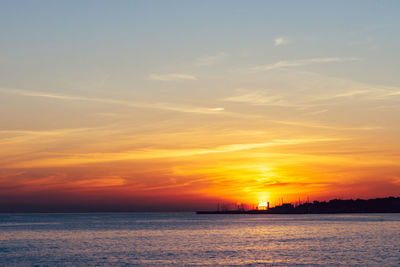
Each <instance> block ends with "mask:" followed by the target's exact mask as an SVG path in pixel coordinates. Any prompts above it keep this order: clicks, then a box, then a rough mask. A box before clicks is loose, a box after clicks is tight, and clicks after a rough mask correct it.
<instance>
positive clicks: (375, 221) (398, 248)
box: [0, 213, 400, 266]
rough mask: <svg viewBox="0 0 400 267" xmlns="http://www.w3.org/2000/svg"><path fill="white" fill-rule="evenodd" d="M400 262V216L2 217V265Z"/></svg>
mask: <svg viewBox="0 0 400 267" xmlns="http://www.w3.org/2000/svg"><path fill="white" fill-rule="evenodd" d="M195 265H200V266H207V265H210V266H216V265H223V266H241V265H245V266H265V265H267V266H400V214H325V215H320V214H310V215H278V214H275V215H274V214H225V215H223V214H209V215H196V214H195V213H75V214H74V213H60V214H55V213H52V214H29V213H24V214H0V266H195Z"/></svg>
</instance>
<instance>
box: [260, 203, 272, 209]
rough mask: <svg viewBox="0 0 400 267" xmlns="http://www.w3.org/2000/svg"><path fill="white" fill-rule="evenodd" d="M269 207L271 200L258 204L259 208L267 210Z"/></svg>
mask: <svg viewBox="0 0 400 267" xmlns="http://www.w3.org/2000/svg"><path fill="white" fill-rule="evenodd" d="M268 208H269V202H261V203H260V204H258V209H259V210H267V209H268Z"/></svg>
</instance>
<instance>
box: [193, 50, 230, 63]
mask: <svg viewBox="0 0 400 267" xmlns="http://www.w3.org/2000/svg"><path fill="white" fill-rule="evenodd" d="M227 56H228V55H227V54H226V53H224V52H220V53H218V54H216V55H212V56H205V57H199V58H197V59H196V62H195V65H197V66H211V65H214V64H216V63H218V62H220V61H222V60H223V59H224V58H226V57H227Z"/></svg>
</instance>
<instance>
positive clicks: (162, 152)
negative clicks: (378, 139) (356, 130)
mask: <svg viewBox="0 0 400 267" xmlns="http://www.w3.org/2000/svg"><path fill="white" fill-rule="evenodd" d="M343 140H347V139H343V138H309V139H276V140H272V141H271V142H266V143H244V144H229V145H222V146H216V147H211V148H208V149H147V150H146V149H141V150H135V151H124V152H115V153H112V152H111V153H106V152H105V153H57V154H52V155H50V157H49V153H47V154H44V155H43V156H44V157H43V158H37V159H33V160H27V161H23V162H17V163H10V164H5V165H3V166H2V167H4V168H21V167H23V168H36V167H52V166H68V165H79V164H90V163H99V162H115V161H127V160H128V161H129V160H144V159H166V158H180V157H189V156H202V155H208V154H216V153H230V152H236V151H244V150H252V149H260V148H264V147H272V146H293V145H300V144H306V143H316V142H318V143H319V142H335V141H343Z"/></svg>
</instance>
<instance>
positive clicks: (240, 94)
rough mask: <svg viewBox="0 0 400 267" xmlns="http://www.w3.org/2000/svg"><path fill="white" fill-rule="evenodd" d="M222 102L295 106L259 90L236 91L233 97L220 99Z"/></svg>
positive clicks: (240, 89) (281, 98)
mask: <svg viewBox="0 0 400 267" xmlns="http://www.w3.org/2000/svg"><path fill="white" fill-rule="evenodd" d="M222 101H229V102H238V103H246V104H250V105H263V106H285V107H287V106H297V105H293V104H289V103H288V102H287V101H286V100H285V99H284V98H283V97H281V96H279V95H272V94H267V92H264V91H261V90H246V89H242V88H238V89H236V93H235V95H233V96H230V97H226V98H224V99H222Z"/></svg>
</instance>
